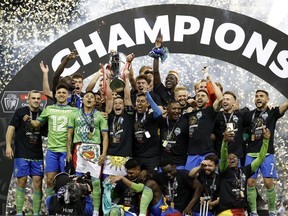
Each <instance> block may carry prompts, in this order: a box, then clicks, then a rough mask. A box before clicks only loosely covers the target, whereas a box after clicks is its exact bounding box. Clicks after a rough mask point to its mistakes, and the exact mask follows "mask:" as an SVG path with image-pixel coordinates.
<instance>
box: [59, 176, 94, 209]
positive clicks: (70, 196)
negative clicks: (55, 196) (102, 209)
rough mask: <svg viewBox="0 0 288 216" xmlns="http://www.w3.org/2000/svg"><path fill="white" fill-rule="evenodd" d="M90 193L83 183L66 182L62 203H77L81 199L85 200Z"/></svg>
mask: <svg viewBox="0 0 288 216" xmlns="http://www.w3.org/2000/svg"><path fill="white" fill-rule="evenodd" d="M90 193H91V190H90V189H89V186H88V185H87V184H83V183H77V182H74V181H72V182H68V183H67V184H66V191H65V193H64V202H65V203H66V204H68V203H75V202H77V201H79V200H80V199H81V198H85V197H86V196H87V195H89V194H90Z"/></svg>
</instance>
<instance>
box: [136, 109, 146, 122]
mask: <svg viewBox="0 0 288 216" xmlns="http://www.w3.org/2000/svg"><path fill="white" fill-rule="evenodd" d="M145 121H146V112H144V114H143V117H142V119H141V120H140V123H141V124H144V123H145ZM135 122H138V113H137V112H136V114H135Z"/></svg>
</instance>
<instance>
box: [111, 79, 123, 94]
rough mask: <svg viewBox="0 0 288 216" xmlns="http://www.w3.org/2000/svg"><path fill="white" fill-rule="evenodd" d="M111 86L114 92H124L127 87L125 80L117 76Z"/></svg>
mask: <svg viewBox="0 0 288 216" xmlns="http://www.w3.org/2000/svg"><path fill="white" fill-rule="evenodd" d="M110 88H111V90H112V91H114V92H122V91H123V90H124V88H125V82H124V81H123V80H122V79H121V78H119V77H115V78H114V79H113V80H112V81H111V83H110Z"/></svg>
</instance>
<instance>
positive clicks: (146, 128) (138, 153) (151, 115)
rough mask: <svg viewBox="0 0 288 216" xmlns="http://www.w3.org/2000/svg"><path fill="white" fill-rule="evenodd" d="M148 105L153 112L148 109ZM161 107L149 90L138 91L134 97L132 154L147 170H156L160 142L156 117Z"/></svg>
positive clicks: (160, 114)
mask: <svg viewBox="0 0 288 216" xmlns="http://www.w3.org/2000/svg"><path fill="white" fill-rule="evenodd" d="M149 106H151V107H152V110H153V112H150V111H149ZM161 116H162V111H161V109H160V108H159V107H158V106H157V104H156V103H155V102H154V101H153V99H152V97H151V96H150V92H146V93H145V94H144V93H139V94H137V98H136V112H135V120H134V137H133V138H134V139H133V151H134V152H133V154H134V157H137V158H139V160H140V162H141V164H142V165H143V166H144V167H145V169H146V170H147V171H148V172H149V173H152V172H155V171H157V170H158V169H157V166H158V164H159V154H160V143H159V135H158V118H159V117H161Z"/></svg>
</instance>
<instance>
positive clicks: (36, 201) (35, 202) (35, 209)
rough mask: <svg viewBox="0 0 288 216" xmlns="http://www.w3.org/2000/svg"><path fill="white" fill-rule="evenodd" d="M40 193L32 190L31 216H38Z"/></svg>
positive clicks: (40, 201)
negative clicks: (32, 215)
mask: <svg viewBox="0 0 288 216" xmlns="http://www.w3.org/2000/svg"><path fill="white" fill-rule="evenodd" d="M41 203H42V191H37V190H34V193H33V214H34V215H38V214H39V211H40V209H41Z"/></svg>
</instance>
